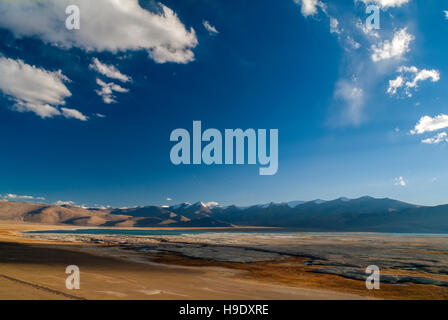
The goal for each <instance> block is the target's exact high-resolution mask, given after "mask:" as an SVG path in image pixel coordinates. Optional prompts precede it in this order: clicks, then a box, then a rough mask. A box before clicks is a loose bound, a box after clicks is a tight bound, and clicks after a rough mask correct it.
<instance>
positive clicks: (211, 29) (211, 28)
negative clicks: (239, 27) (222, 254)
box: [202, 20, 219, 35]
mask: <svg viewBox="0 0 448 320" xmlns="http://www.w3.org/2000/svg"><path fill="white" fill-rule="evenodd" d="M202 25H203V26H204V28H205V30H207V31H208V33H209V34H211V35H216V34H218V33H219V31H218V30H217V29H216V27H215V26H212V25H211V24H210V22H208V21H207V20H204V21H202Z"/></svg>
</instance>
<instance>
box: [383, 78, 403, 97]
mask: <svg viewBox="0 0 448 320" xmlns="http://www.w3.org/2000/svg"><path fill="white" fill-rule="evenodd" d="M403 83H404V79H403V77H402V76H398V77H397V78H396V79H395V80H389V88H388V89H387V93H389V94H391V95H394V94H396V93H397V90H398V88H401V87H402V86H403Z"/></svg>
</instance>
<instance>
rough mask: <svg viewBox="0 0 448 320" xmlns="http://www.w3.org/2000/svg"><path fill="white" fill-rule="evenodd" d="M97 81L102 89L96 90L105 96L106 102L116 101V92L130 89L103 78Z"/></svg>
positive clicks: (101, 95) (124, 91)
mask: <svg viewBox="0 0 448 320" xmlns="http://www.w3.org/2000/svg"><path fill="white" fill-rule="evenodd" d="M96 83H97V84H98V85H99V86H100V87H101V90H95V92H96V93H97V94H98V95H99V96H100V97H101V98H103V101H104V103H107V104H110V103H116V102H117V101H116V100H115V96H114V92H119V93H126V92H128V91H129V90H128V89H126V88H123V87H121V86H119V85H118V84H115V83H113V82H109V83H106V82H104V81H102V80H101V79H98V78H97V79H96Z"/></svg>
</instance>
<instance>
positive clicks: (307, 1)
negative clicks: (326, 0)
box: [294, 0, 325, 17]
mask: <svg viewBox="0 0 448 320" xmlns="http://www.w3.org/2000/svg"><path fill="white" fill-rule="evenodd" d="M294 2H295V3H297V4H298V5H300V6H301V12H302V15H303V16H304V17H308V16H313V15H315V14H316V13H317V8H318V7H320V8H321V9H323V10H325V4H323V3H322V2H320V1H318V0H294Z"/></svg>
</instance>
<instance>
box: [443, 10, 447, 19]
mask: <svg viewBox="0 0 448 320" xmlns="http://www.w3.org/2000/svg"><path fill="white" fill-rule="evenodd" d="M443 13H444V14H445V18H446V19H448V10H445V11H443Z"/></svg>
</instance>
